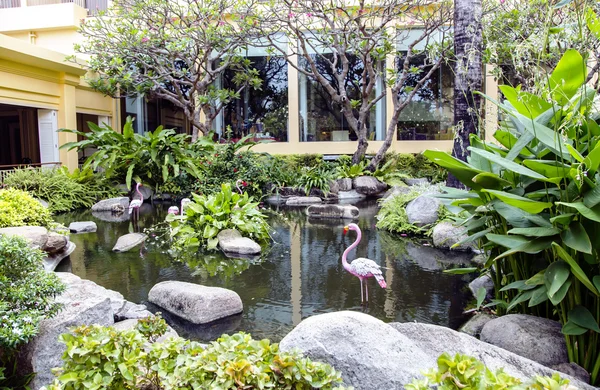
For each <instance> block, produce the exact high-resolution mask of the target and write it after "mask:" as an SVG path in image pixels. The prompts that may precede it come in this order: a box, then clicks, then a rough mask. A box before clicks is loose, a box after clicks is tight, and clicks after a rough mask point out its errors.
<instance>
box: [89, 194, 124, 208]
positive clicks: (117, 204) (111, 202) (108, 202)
mask: <svg viewBox="0 0 600 390" xmlns="http://www.w3.org/2000/svg"><path fill="white" fill-rule="evenodd" d="M128 207H129V198H128V197H127V196H121V197H119V198H110V199H104V200H101V201H100V202H98V203H96V204H95V205H93V206H92V211H118V210H126V209H127V208H128Z"/></svg>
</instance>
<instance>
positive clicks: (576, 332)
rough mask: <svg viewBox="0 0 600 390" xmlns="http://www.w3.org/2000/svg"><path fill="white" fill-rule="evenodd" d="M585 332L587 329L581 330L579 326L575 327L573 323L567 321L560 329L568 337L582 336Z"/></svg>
mask: <svg viewBox="0 0 600 390" xmlns="http://www.w3.org/2000/svg"><path fill="white" fill-rule="evenodd" d="M587 331H588V330H587V329H585V328H582V327H581V326H578V325H575V323H573V322H571V321H567V323H566V324H564V325H563V327H562V333H563V334H566V335H568V336H581V335H582V334H584V333H585V332H587Z"/></svg>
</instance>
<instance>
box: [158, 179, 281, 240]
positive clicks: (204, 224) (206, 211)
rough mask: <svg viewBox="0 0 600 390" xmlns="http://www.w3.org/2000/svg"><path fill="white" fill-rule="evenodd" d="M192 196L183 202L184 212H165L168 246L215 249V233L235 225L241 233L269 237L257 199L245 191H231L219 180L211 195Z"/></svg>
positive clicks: (256, 238) (257, 238) (251, 236)
mask: <svg viewBox="0 0 600 390" xmlns="http://www.w3.org/2000/svg"><path fill="white" fill-rule="evenodd" d="M192 196H193V200H192V202H190V203H188V205H187V206H185V215H184V216H177V215H169V216H168V217H167V220H168V221H169V222H171V229H172V231H171V237H172V238H173V239H174V242H173V244H172V247H173V248H174V249H176V250H179V251H183V250H186V249H189V248H198V247H199V246H203V247H206V249H209V250H211V249H215V248H216V247H217V244H218V242H219V241H218V239H217V234H219V232H220V231H222V230H225V229H236V230H238V231H239V232H240V233H241V234H242V235H243V236H246V237H250V238H252V239H255V240H258V241H265V240H267V239H268V238H269V226H268V225H267V222H266V217H265V215H264V214H262V213H261V212H260V211H259V210H258V203H255V202H253V201H252V198H251V197H249V196H248V193H244V194H243V195H240V194H238V193H237V192H233V191H232V190H231V185H230V184H223V185H222V186H221V191H220V192H219V193H217V194H215V195H196V194H192Z"/></svg>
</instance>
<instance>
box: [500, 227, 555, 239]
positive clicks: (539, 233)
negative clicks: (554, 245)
mask: <svg viewBox="0 0 600 390" xmlns="http://www.w3.org/2000/svg"><path fill="white" fill-rule="evenodd" d="M507 233H509V234H519V235H521V236H527V237H550V236H555V235H557V234H559V233H560V230H559V229H557V228H547V227H531V228H513V229H510V230H509V231H508V232H507Z"/></svg>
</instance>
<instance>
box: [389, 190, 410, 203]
mask: <svg viewBox="0 0 600 390" xmlns="http://www.w3.org/2000/svg"><path fill="white" fill-rule="evenodd" d="M410 191H411V188H410V187H407V186H393V187H392V188H390V189H389V190H387V191H386V192H385V194H384V195H383V197H382V199H383V200H382V201H383V202H387V201H388V200H390V199H392V198H393V197H395V196H398V195H404V194H408V193H409V192H410Z"/></svg>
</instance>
